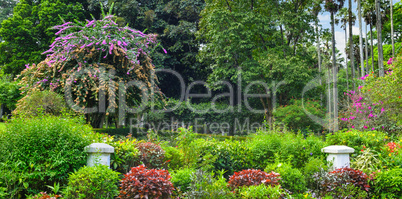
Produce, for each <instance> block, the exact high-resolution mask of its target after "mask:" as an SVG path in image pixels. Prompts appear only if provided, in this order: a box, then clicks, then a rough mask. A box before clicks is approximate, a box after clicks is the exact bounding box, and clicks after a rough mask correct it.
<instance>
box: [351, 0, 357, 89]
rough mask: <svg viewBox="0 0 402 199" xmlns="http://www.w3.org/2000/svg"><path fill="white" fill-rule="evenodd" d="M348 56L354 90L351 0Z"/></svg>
mask: <svg viewBox="0 0 402 199" xmlns="http://www.w3.org/2000/svg"><path fill="white" fill-rule="evenodd" d="M349 56H350V67H351V68H352V79H353V90H356V84H355V82H354V79H355V78H356V74H355V62H354V57H355V56H354V53H353V32H352V0H349Z"/></svg>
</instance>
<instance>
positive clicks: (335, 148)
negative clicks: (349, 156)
mask: <svg viewBox="0 0 402 199" xmlns="http://www.w3.org/2000/svg"><path fill="white" fill-rule="evenodd" d="M321 152H323V153H331V154H338V153H340V154H345V153H354V152H355V149H354V148H351V147H348V146H345V145H331V146H327V147H325V148H322V149H321Z"/></svg>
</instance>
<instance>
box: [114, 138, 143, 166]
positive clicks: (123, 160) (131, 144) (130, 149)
mask: <svg viewBox="0 0 402 199" xmlns="http://www.w3.org/2000/svg"><path fill="white" fill-rule="evenodd" d="M108 144H109V145H111V146H112V147H114V153H113V155H112V157H111V160H110V161H111V162H110V164H111V165H112V167H113V169H115V170H116V171H118V172H120V173H127V172H128V171H130V169H131V167H135V166H138V165H139V162H140V157H139V156H140V152H139V150H138V149H137V148H136V144H137V142H136V140H135V139H129V138H127V139H124V140H117V141H114V142H110V143H108Z"/></svg>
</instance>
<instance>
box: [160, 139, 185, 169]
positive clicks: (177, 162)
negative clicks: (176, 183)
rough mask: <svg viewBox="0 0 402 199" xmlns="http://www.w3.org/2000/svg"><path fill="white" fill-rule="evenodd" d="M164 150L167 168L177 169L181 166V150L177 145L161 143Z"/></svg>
mask: <svg viewBox="0 0 402 199" xmlns="http://www.w3.org/2000/svg"><path fill="white" fill-rule="evenodd" d="M162 149H163V150H165V162H167V166H168V168H169V170H177V169H180V168H182V167H183V152H182V151H180V149H179V148H178V147H172V146H166V145H162Z"/></svg>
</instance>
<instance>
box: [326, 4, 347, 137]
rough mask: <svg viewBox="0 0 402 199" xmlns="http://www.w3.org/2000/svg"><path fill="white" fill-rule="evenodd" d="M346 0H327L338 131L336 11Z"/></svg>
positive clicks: (335, 120)
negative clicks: (329, 15) (329, 14)
mask: <svg viewBox="0 0 402 199" xmlns="http://www.w3.org/2000/svg"><path fill="white" fill-rule="evenodd" d="M343 3H344V0H326V1H325V9H326V10H327V11H329V12H330V13H331V32H332V78H333V81H334V83H333V84H332V89H333V93H334V100H333V103H334V106H333V107H334V114H333V119H334V129H333V131H334V132H335V131H338V129H339V128H338V91H337V68H336V55H335V13H336V12H338V10H339V9H341V8H342V7H343Z"/></svg>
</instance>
